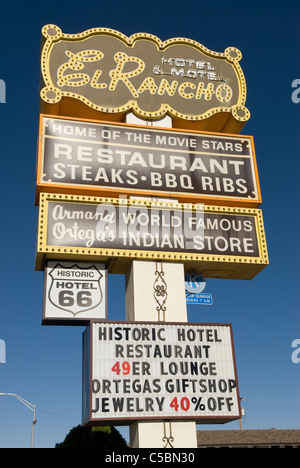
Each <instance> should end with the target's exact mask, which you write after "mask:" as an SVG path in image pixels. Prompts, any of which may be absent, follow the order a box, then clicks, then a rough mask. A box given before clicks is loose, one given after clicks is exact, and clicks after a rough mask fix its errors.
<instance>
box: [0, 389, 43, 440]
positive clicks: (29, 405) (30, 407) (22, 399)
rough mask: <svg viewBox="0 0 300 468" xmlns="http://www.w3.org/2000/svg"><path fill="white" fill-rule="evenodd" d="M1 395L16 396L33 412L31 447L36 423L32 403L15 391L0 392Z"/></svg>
mask: <svg viewBox="0 0 300 468" xmlns="http://www.w3.org/2000/svg"><path fill="white" fill-rule="evenodd" d="M3 395H9V396H13V397H15V398H17V400H19V401H20V402H21V403H23V405H25V406H27V408H29V409H30V410H31V411H32V412H33V420H32V433H31V447H30V448H33V438H34V426H35V425H36V423H37V420H36V419H35V405H33V404H32V403H29V401H26V400H24V398H22V397H20V396H19V395H16V394H15V393H0V396H3Z"/></svg>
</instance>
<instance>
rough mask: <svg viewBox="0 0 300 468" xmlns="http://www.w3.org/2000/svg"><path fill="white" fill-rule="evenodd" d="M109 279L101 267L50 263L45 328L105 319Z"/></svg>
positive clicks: (45, 302) (45, 296)
mask: <svg viewBox="0 0 300 468" xmlns="http://www.w3.org/2000/svg"><path fill="white" fill-rule="evenodd" d="M106 276H107V273H106V268H105V265H104V264H102V263H80V262H78V263H73V262H72V263H71V262H60V261H48V263H47V266H46V268H45V286H44V311H43V320H42V323H43V325H45V324H47V323H52V324H55V322H57V323H62V321H65V322H68V323H69V322H70V321H74V322H76V324H79V323H87V322H88V321H89V320H101V319H106V318H107V307H106V302H107V301H106Z"/></svg>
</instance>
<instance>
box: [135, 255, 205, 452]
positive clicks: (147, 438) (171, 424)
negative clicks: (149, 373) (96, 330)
mask: <svg viewBox="0 0 300 468" xmlns="http://www.w3.org/2000/svg"><path fill="white" fill-rule="evenodd" d="M126 319H127V320H128V321H139V322H149V321H150V322H158V323H163V322H187V311H186V303H185V290H184V269H183V264H180V263H163V262H152V261H150V262H144V261H138V260H134V261H133V262H132V264H131V266H130V268H129V269H128V271H127V274H126ZM130 446H131V447H133V448H154V447H157V448H196V447H197V439H196V423H195V422H193V421H192V422H190V421H179V422H178V421H170V420H166V421H153V422H152V421H138V422H135V423H133V424H131V425H130Z"/></svg>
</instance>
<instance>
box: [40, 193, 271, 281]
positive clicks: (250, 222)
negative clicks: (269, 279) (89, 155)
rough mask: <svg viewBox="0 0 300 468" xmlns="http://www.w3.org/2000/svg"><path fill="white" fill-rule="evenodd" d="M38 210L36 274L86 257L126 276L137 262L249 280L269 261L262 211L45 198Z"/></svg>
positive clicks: (92, 198) (51, 195) (144, 202)
mask: <svg viewBox="0 0 300 468" xmlns="http://www.w3.org/2000/svg"><path fill="white" fill-rule="evenodd" d="M39 211H40V215H39V228H38V246H37V262H36V268H37V269H43V265H44V261H45V259H56V260H61V259H65V260H68V259H73V260H74V261H75V260H76V261H80V260H81V261H84V260H85V261H86V260H87V259H88V261H90V262H92V261H100V262H102V261H107V262H108V261H109V262H110V264H109V266H108V269H109V272H112V273H124V272H125V271H126V269H127V268H128V266H129V264H130V262H131V261H132V260H133V259H137V258H139V259H143V260H152V261H153V260H160V261H177V262H178V261H179V262H183V263H184V264H185V266H186V268H187V269H188V270H190V269H192V268H195V267H197V269H199V267H201V268H202V271H201V272H200V273H201V274H202V275H203V276H204V277H222V278H241V279H251V278H252V277H254V276H255V275H256V274H257V273H258V272H259V271H260V270H262V269H263V268H264V267H265V266H266V265H267V264H268V254H267V247H266V243H265V236H264V228H263V220H262V214H261V211H260V210H255V209H243V208H228V207H217V206H203V205H200V204H199V205H188V204H182V205H181V204H172V203H159V202H147V201H144V200H142V201H134V200H131V201H129V200H127V199H120V200H116V199H108V198H96V197H80V196H72V195H59V194H44V193H42V194H41V196H40V210H39Z"/></svg>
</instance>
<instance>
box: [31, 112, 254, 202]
mask: <svg viewBox="0 0 300 468" xmlns="http://www.w3.org/2000/svg"><path fill="white" fill-rule="evenodd" d="M41 127H42V128H41V137H40V145H41V147H40V158H41V161H40V166H39V167H40V171H39V174H38V181H37V185H38V191H40V190H41V188H43V187H47V191H48V189H49V188H50V191H55V190H54V188H61V187H68V188H69V189H73V191H74V190H77V192H78V193H80V194H83V193H84V192H85V191H89V193H91V194H92V193H94V194H98V195H99V192H104V194H105V195H106V194H108V193H109V194H111V193H112V192H113V193H114V194H122V193H123V194H128V193H129V194H140V195H141V194H146V195H148V196H156V195H163V196H171V197H176V198H177V199H178V200H183V201H186V200H188V201H191V200H192V201H193V200H199V201H200V200H203V201H205V200H207V199H212V200H214V203H219V204H223V203H225V202H226V204H230V203H231V204H235V205H239V203H240V204H241V203H242V204H244V205H245V204H246V205H247V206H258V205H259V203H260V191H259V183H258V177H257V171H256V162H255V155H254V149H253V141H252V137H246V136H235V135H226V134H213V133H195V132H193V133H192V132H183V131H176V130H168V129H157V128H153V127H136V126H129V125H115V124H106V123H93V122H82V121H75V120H65V119H54V118H48V117H45V116H44V117H43V119H42V123H41ZM222 202H223V203H222Z"/></svg>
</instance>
